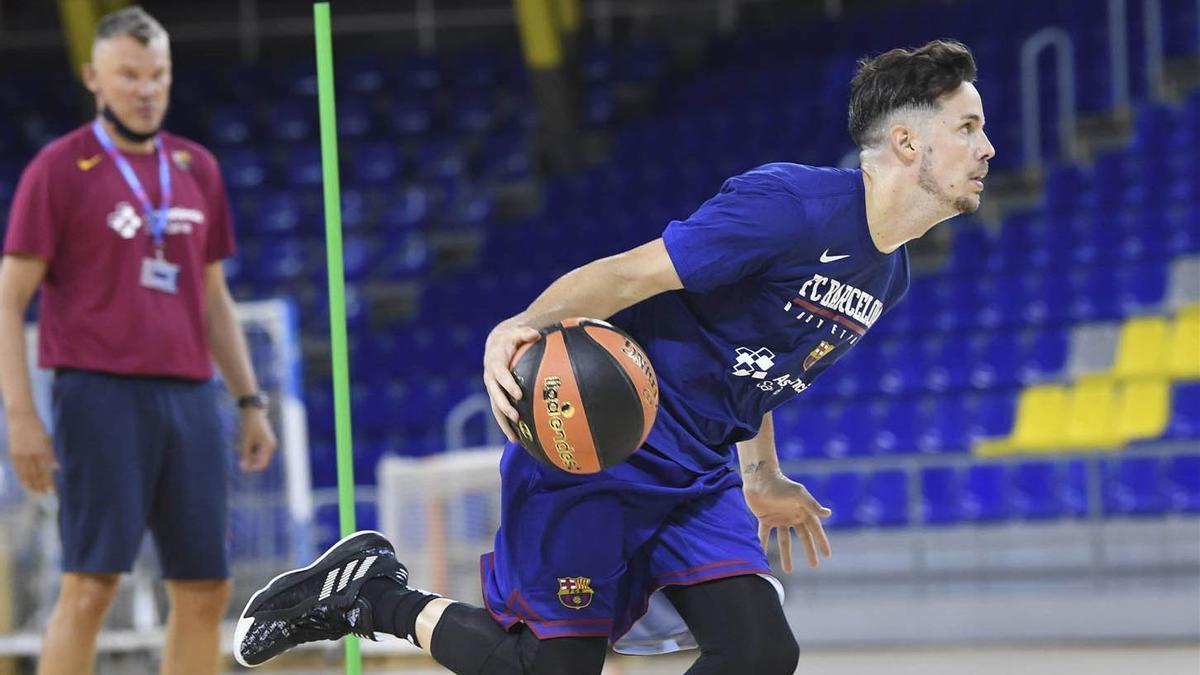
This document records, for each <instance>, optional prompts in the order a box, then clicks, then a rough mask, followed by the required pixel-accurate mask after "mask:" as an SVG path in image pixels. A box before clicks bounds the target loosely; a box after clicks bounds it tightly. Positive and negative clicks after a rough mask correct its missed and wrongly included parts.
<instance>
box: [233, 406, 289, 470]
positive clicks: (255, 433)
mask: <svg viewBox="0 0 1200 675" xmlns="http://www.w3.org/2000/svg"><path fill="white" fill-rule="evenodd" d="M278 445H279V442H278V441H276V440H275V432H274V431H272V430H271V422H270V420H268V419H267V411H265V410H262V409H260V408H245V409H243V410H242V430H241V438H240V439H239V441H238V458H239V461H238V466H240V467H241V469H242V471H245V472H247V473H253V472H256V471H262V470H263V469H266V468H267V467H268V466H270V465H271V457H272V456H273V455H274V454H275V448H276V446H278Z"/></svg>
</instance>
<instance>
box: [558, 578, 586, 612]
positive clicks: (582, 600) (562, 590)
mask: <svg viewBox="0 0 1200 675" xmlns="http://www.w3.org/2000/svg"><path fill="white" fill-rule="evenodd" d="M592 595H593V593H592V580H591V578H589V577H559V578H558V601H559V602H560V603H562V606H563V607H570V608H571V609H583V608H585V607H587V606H588V605H590V604H592Z"/></svg>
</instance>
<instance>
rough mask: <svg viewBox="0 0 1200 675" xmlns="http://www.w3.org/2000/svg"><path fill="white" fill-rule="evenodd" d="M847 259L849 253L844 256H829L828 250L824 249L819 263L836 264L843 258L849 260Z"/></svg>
mask: <svg viewBox="0 0 1200 675" xmlns="http://www.w3.org/2000/svg"><path fill="white" fill-rule="evenodd" d="M849 257H850V254H849V253H847V254H845V255H829V249H825V252H824V253H822V254H821V262H823V263H831V262H837V261H838V260H842V259H843V258H849Z"/></svg>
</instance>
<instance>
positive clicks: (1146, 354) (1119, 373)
mask: <svg viewBox="0 0 1200 675" xmlns="http://www.w3.org/2000/svg"><path fill="white" fill-rule="evenodd" d="M1168 332H1169V331H1168V324H1167V320H1166V318H1165V317H1161V316H1140V317H1136V318H1133V319H1130V320H1128V321H1126V322H1125V325H1123V326H1121V334H1120V336H1119V337H1118V338H1117V354H1116V359H1115V360H1114V362H1113V369H1112V374H1113V375H1114V376H1116V377H1118V378H1121V379H1125V378H1130V377H1146V376H1148V375H1166V374H1167V336H1168Z"/></svg>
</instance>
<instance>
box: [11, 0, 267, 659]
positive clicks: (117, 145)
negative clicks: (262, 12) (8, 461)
mask: <svg viewBox="0 0 1200 675" xmlns="http://www.w3.org/2000/svg"><path fill="white" fill-rule="evenodd" d="M83 74H84V80H85V82H86V84H87V87H88V89H89V90H90V91H91V93H92V94H93V95H94V97H95V101H96V117H95V119H94V120H91V121H89V122H88V123H87V124H84V125H82V126H80V127H79V128H78V129H76V130H74V131H72V132H70V133H68V134H66V135H65V136H63V137H61V138H59V139H57V140H55V141H54V142H52V143H50V144H49V145H47V146H46V147H45V148H43V149H42V151H41V152H40V153H38V155H37V157H35V158H34V159H33V161H32V162H31V163H30V164H29V166H28V167H27V168H26V169H25V172H24V174H23V175H22V176H21V181H20V184H19V186H18V187H17V191H16V196H15V198H14V201H13V206H12V212H11V214H10V217H9V222H8V232H7V235H6V239H5V244H4V260H3V264H2V265H0V388H2V390H3V398H4V407H5V413H6V415H7V421H8V438H9V449H10V452H11V454H12V460H13V468H14V469H15V470H16V473H17V475H18V477H19V478H20V480H21V483H22V485H24V486H25V488H26V489H27V490H29V491H30V492H33V493H42V492H46V491H49V490H51V489H53V490H55V491H56V492H57V493H58V504H59V509H58V524H59V532H60V535H61V537H62V567H63V575H62V583H61V586H60V591H59V597H58V601H57V603H56V604H55V607H54V612H53V613H52V614H51V615H50V623H49V626H47V628H46V636H45V639H44V640H43V642H42V654H41V659H40V661H39V663H38V673H40V674H42V675H57V674H61V675H80V674H82V673H90V672H92V668H93V661H94V660H95V651H96V635H97V633H98V631H99V630H100V626H101V623H102V622H103V620H104V616H105V614H106V613H107V612H108V608H109V607H110V606H111V605H112V602H113V599H114V598H115V597H116V593H117V587H118V585H119V583H120V578H121V577H120V575H121V574H122V573H125V572H128V571H129V570H130V568H131V567H132V565H133V561H134V558H135V557H136V556H137V553H138V550H139V548H140V547H141V542H142V539H143V537H144V535H145V531H146V529H147V527H149V529H150V530H151V532H152V533H153V534H154V540H155V543H156V544H157V546H158V554H159V562H160V564H161V567H162V571H163V576H164V577H166V579H167V582H166V587H167V596H168V598H169V599H170V603H171V609H170V616H169V618H168V621H167V631H166V644H165V647H164V650H163V658H162V670H163V672H166V673H196V674H198V675H199V674H201V673H216V672H217V668H218V662H219V659H220V647H219V644H220V621H221V616H222V615H223V614H224V612H225V607H226V605H227V603H228V598H229V592H230V584H229V579H228V577H229V569H228V564H227V560H226V539H225V535H226V515H225V514H226V503H225V502H226V499H225V496H226V481H227V475H226V467H227V465H228V463H229V459H228V456H229V454H230V453H229V447H228V442H227V439H226V436H225V431H224V429H223V425H222V423H221V418H220V417H219V413H218V406H219V405H225V403H224V401H223V399H224V393H223V392H220V391H219V390H218V389H217V387H216V385H215V384H214V383H213V382H212V372H213V369H212V364H213V361H214V360H215V361H216V363H217V365H218V366H219V367H220V368H221V372H222V373H223V374H224V376H225V382H226V384H227V385H228V387H229V389H230V390H231V392H232V393H233V394H234V395H235V396H236V397H238V398H239V403H238V405H239V406H240V411H241V415H240V416H241V420H240V422H241V440H240V451H241V466H242V468H243V469H244V470H247V471H259V470H262V469H263V468H265V467H266V466H267V464H268V462H270V460H271V456H272V453H273V452H274V450H275V435H274V434H273V433H272V431H271V427H270V425H269V424H268V421H267V416H266V414H265V411H264V409H263V408H264V406H265V404H266V400H265V398H264V397H263V395H262V394H259V393H257V391H258V384H257V382H256V381H255V376H254V370H253V368H252V367H251V365H250V358H249V356H248V353H247V350H246V344H245V340H244V338H243V336H242V333H241V327H240V326H239V324H238V322H237V317H236V316H235V314H234V305H233V301H232V300H231V299H230V296H229V290H228V288H226V286H225V275H224V274H223V273H222V271H221V259H222V258H224V257H226V256H229V255H231V254H232V253H233V247H234V241H233V229H232V223H231V220H230V216H229V206H228V203H227V200H226V197H225V188H224V186H223V185H222V182H221V173H220V170H219V168H218V167H217V163H216V161H215V160H214V159H213V156H212V155H211V154H210V153H209V152H208V151H207V150H205V149H204V148H202V147H201V146H199V145H197V144H195V143H193V142H191V141H189V140H187V139H184V138H181V137H179V136H175V135H174V134H169V133H166V132H164V131H162V130H161V129H160V126H161V125H162V123H163V118H164V116H165V115H166V111H167V102H168V98H169V92H170V87H171V53H170V43H169V39H168V36H167V33H166V31H165V30H163V27H162V26H161V25H160V24H159V23H158V22H157V21H156V20H155V19H154V18H153V17H151V16H150V15H148V14H147V13H146V12H144V11H143V10H142V9H140V8H138V7H129V8H126V9H123V10H120V11H118V12H115V13H113V14H110V15H108V16H105V17H104V18H102V19H101V20H100V22H99V24H98V26H97V28H96V35H95V42H94V44H93V46H92V54H91V63H89V64H87V65H86V66H85V67H84V72H83ZM39 286H40V287H41V306H40V311H39V321H40V328H41V330H40V333H39V345H38V346H39V349H38V353H39V361H40V363H41V365H42V366H43V367H46V368H54V369H55V378H54V391H53V398H54V405H53V409H54V426H53V431H54V437H53V440H52V439H51V438H50V436H49V435H48V434H47V433H46V428H45V426H44V425H43V424H42V421H41V420H40V419H39V418H38V415H37V411H36V410H35V409H34V405H33V397H32V394H31V390H30V382H29V375H28V370H27V365H26V360H25V329H24V315H25V310H26V308H27V307H28V305H29V302H30V298H31V297H32V296H33V294H34V292H35V291H36V290H37V289H38V287H39Z"/></svg>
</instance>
